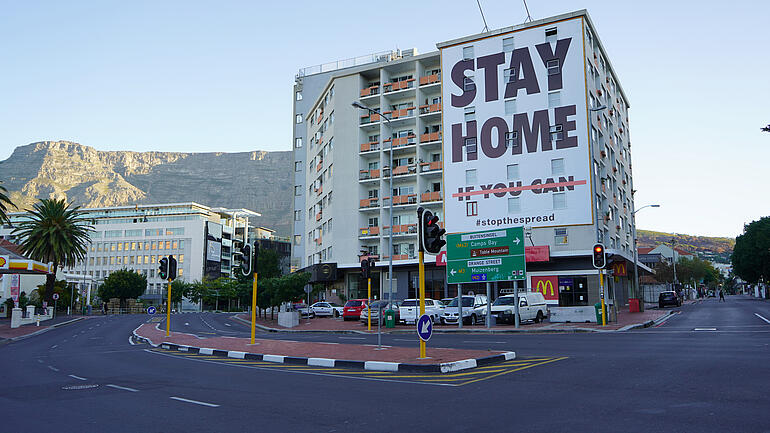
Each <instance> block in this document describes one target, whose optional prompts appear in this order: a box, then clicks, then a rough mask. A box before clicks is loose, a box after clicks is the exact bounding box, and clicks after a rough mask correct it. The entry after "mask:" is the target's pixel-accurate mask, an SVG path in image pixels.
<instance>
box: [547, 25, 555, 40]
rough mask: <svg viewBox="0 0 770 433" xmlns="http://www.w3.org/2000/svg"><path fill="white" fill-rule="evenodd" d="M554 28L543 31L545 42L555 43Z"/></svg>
mask: <svg viewBox="0 0 770 433" xmlns="http://www.w3.org/2000/svg"><path fill="white" fill-rule="evenodd" d="M556 33H557V32H556V27H551V28H548V29H545V41H546V42H556Z"/></svg>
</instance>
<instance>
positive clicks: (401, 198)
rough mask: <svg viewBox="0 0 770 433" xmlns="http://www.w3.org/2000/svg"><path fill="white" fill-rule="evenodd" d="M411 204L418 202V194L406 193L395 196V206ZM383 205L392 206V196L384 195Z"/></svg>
mask: <svg viewBox="0 0 770 433" xmlns="http://www.w3.org/2000/svg"><path fill="white" fill-rule="evenodd" d="M410 204H417V194H404V195H397V196H394V197H393V206H405V205H410ZM382 205H383V206H390V197H384V198H383V199H382Z"/></svg>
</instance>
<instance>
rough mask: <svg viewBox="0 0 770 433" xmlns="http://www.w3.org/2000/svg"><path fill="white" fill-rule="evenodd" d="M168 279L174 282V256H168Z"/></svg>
mask: <svg viewBox="0 0 770 433" xmlns="http://www.w3.org/2000/svg"><path fill="white" fill-rule="evenodd" d="M168 279H169V280H176V259H175V258H174V256H168Z"/></svg>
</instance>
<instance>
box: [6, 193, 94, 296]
mask: <svg viewBox="0 0 770 433" xmlns="http://www.w3.org/2000/svg"><path fill="white" fill-rule="evenodd" d="M27 212H28V213H29V216H28V218H27V219H24V220H22V221H20V222H19V223H18V224H16V228H15V229H14V231H13V235H14V236H17V238H18V240H19V244H20V246H21V251H22V253H23V254H24V255H26V256H28V257H29V258H31V259H33V260H37V261H40V262H44V263H49V262H53V269H52V273H49V274H48V275H47V276H46V291H45V293H46V298H49V297H50V296H51V294H52V293H53V284H54V281H55V279H56V272H57V271H58V270H59V267H60V266H62V267H63V266H67V265H71V264H74V263H76V262H78V261H80V260H83V259H85V257H86V252H87V251H88V245H89V244H90V243H91V235H90V233H91V232H93V230H94V229H93V227H92V226H91V224H89V223H91V222H92V221H91V220H90V219H88V218H85V217H84V213H85V212H83V211H81V210H80V207H79V206H75V207H70V205H69V204H67V203H66V202H65V200H64V199H61V200H57V199H41V200H40V201H39V202H38V203H36V204H35V206H34V209H32V210H29V209H28V210H27ZM46 300H48V301H50V299H46Z"/></svg>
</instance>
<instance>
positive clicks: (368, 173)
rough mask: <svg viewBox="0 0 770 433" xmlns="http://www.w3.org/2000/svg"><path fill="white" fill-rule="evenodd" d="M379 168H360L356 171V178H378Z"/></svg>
mask: <svg viewBox="0 0 770 433" xmlns="http://www.w3.org/2000/svg"><path fill="white" fill-rule="evenodd" d="M379 177H380V170H379V169H378V170H361V171H359V172H358V180H367V179H379Z"/></svg>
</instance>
